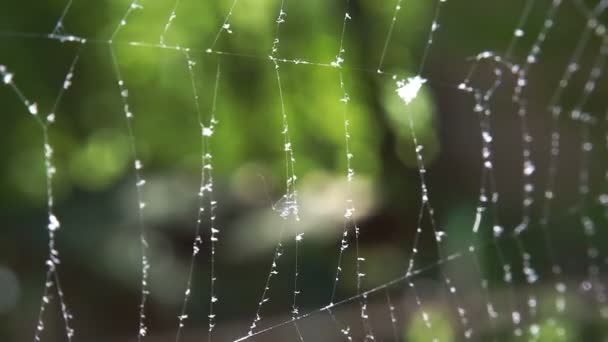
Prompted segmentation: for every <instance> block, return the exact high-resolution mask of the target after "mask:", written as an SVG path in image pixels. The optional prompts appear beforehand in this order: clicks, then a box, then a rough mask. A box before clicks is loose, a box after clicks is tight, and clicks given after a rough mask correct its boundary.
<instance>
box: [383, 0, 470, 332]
mask: <svg viewBox="0 0 608 342" xmlns="http://www.w3.org/2000/svg"><path fill="white" fill-rule="evenodd" d="M445 3H446V0H437V2H436V6H435V13H434V16H433V20H432V23H431V27H430V30H429V34H428V37H427V41H426V45H425V47H424V52H423V55H422V58H421V61H420V66H419V68H418V73H417V74H416V76H414V77H411V78H408V80H407V82H406V81H403V80H400V81H397V90H396V92H397V95H398V96H399V97H400V98H401V100H402V101H403V103H404V105H405V107H406V108H407V107H408V106H409V104H410V103H411V102H412V101H413V100H414V99H415V98H416V97H417V95H418V93H419V91H420V89H421V88H422V86H423V85H424V83H426V79H424V78H422V76H421V75H422V73H423V71H424V68H425V66H426V61H427V58H428V55H429V52H430V49H431V47H432V45H433V39H434V35H435V32H437V30H438V29H439V27H440V25H439V17H440V14H441V8H442V6H443V5H444V4H445ZM393 78H394V79H396V77H393ZM406 115H407V119H408V126H409V132H410V135H411V138H412V143H413V144H414V146H415V148H414V150H415V154H416V163H417V166H418V175H419V181H420V190H421V204H420V211H419V214H418V222H417V229H416V235H415V238H414V246H413V248H412V254H411V256H410V262H409V266H408V273H409V272H410V271H411V269H412V267H413V266H412V265H413V264H414V260H415V257H416V255H417V249H418V246H417V245H418V240H419V237H420V234H421V233H422V221H423V218H424V214H425V213H426V214H427V215H428V217H429V221H430V226H431V229H432V233H433V235H434V237H435V239H434V241H435V243H436V246H437V253H438V255H439V258H440V259H442V258H444V257H445V252H444V247H443V242H444V241H445V240H446V239H447V235H446V233H445V232H444V231H443V230H440V229H439V228H438V226H437V223H436V222H435V215H434V209H433V206H432V205H431V202H430V196H429V193H428V186H427V181H426V167H425V163H424V158H423V155H422V150H423V148H424V147H423V145H422V144H421V143H420V141H419V140H418V137H417V134H416V130H415V125H414V121H413V119H412V116H411V115H410V114H409V113H407V114H406ZM406 274H407V273H406ZM439 274H440V276H441V278H442V279H443V283H444V285H445V286H446V289H447V290H448V293H449V295H450V297H451V299H452V300H453V301H454V303H455V306H456V313H457V314H458V317H459V322H460V324H461V326H462V330H463V336H464V338H465V339H469V338H471V336H472V335H473V332H474V330H473V328H472V327H471V326H470V325H469V319H468V318H467V311H466V309H465V308H464V307H463V306H462V304H461V301H460V298H458V297H459V296H458V294H457V292H458V290H457V288H456V285H455V284H454V283H453V282H452V280H451V279H450V277H448V276H447V274H446V273H445V272H444V270H443V269H441V268H440V269H439ZM408 285H409V286H410V288H412V290H413V291H414V293H416V290H415V285H414V283H413V282H409V284H408ZM416 301H417V303H418V305H419V306H421V305H422V304H421V303H420V299H419V297H418V295H417V294H416ZM422 318H423V320H424V322H425V324H426V325H427V327H428V328H429V329H431V322H430V318H429V315H428V313H427V312H425V311H424V310H423V311H422ZM435 340H437V338H435Z"/></svg>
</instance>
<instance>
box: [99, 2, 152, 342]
mask: <svg viewBox="0 0 608 342" xmlns="http://www.w3.org/2000/svg"><path fill="white" fill-rule="evenodd" d="M142 8H143V7H142V5H141V4H140V3H138V2H137V0H134V1H133V2H131V4H130V5H129V8H128V9H127V11H126V12H125V14H124V15H123V17H122V19H121V20H120V22H119V23H118V25H117V26H116V29H115V30H114V32H113V33H112V36H111V37H110V39H109V41H108V43H109V44H108V48H109V51H110V57H111V59H112V66H113V68H114V75H115V77H116V83H117V85H118V91H119V94H120V99H121V101H122V104H123V108H122V110H123V114H124V117H125V121H126V125H127V135H128V137H129V141H130V148H131V155H132V158H133V171H134V174H135V188H136V193H137V215H138V220H139V224H138V225H139V240H140V257H141V283H140V292H141V295H140V300H139V323H138V329H137V341H138V342H141V340H142V339H143V337H145V336H146V335H147V333H148V327H147V325H146V302H147V300H148V296H149V294H150V289H149V284H148V278H149V270H150V262H149V259H148V248H149V246H148V242H147V240H146V227H145V222H144V208H145V207H146V202H144V196H143V187H144V185H145V184H146V180H145V179H144V177H143V171H142V169H143V163H142V162H141V160H140V159H139V153H138V150H137V146H136V144H135V134H134V133H133V124H132V121H133V118H134V114H133V111H132V110H131V108H130V106H129V89H128V88H127V85H126V83H125V81H124V79H123V77H122V74H121V72H120V66H119V64H118V59H117V57H116V54H115V52H114V48H113V46H112V41H113V40H114V38H115V37H116V35H117V34H118V32H120V30H121V29H122V28H123V27H124V26H125V25H126V24H127V19H128V17H129V16H130V14H131V13H132V12H133V11H135V10H139V9H142Z"/></svg>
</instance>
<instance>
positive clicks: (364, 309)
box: [329, 0, 375, 341]
mask: <svg viewBox="0 0 608 342" xmlns="http://www.w3.org/2000/svg"><path fill="white" fill-rule="evenodd" d="M349 10H350V0H346V1H345V9H344V17H343V19H342V30H341V33H340V44H339V47H338V53H337V54H336V59H335V60H334V61H333V62H331V63H330V65H332V66H333V67H335V68H336V69H338V77H339V83H340V91H341V92H342V97H341V98H340V102H341V103H342V107H343V110H342V120H343V123H344V146H345V157H346V199H345V211H344V230H343V232H342V239H341V240H340V248H339V251H338V265H337V267H336V276H335V278H334V284H333V286H332V294H331V299H330V301H329V303H330V304H329V305H332V304H333V302H334V300H335V297H336V290H337V286H338V282H339V280H340V275H341V273H342V260H343V256H344V252H345V251H346V250H347V249H348V247H349V244H348V240H349V236H348V233H349V231H350V230H351V229H352V230H354V243H355V277H356V288H357V294H360V293H361V288H362V280H363V277H365V273H364V272H363V270H362V263H363V261H365V258H363V257H362V256H361V253H360V249H359V237H360V235H361V232H360V228H359V225H358V224H357V219H356V217H355V213H356V206H355V203H354V199H353V192H352V182H353V179H354V177H355V170H354V167H353V165H352V163H353V158H354V154H353V152H352V147H351V131H350V120H349V115H348V103H349V102H350V95H349V93H348V91H347V89H346V84H345V82H344V74H343V72H342V66H343V63H344V62H345V54H346V50H345V48H344V38H345V34H346V30H347V26H348V22H349V21H350V20H351V19H352V18H351V15H350V12H349ZM359 309H360V317H361V322H362V325H363V330H364V333H365V340H366V341H367V340H375V336H374V332H373V329H372V326H371V323H370V318H369V310H368V303H367V298H366V296H362V297H361V298H360V300H359ZM329 312H330V314H331V311H329ZM332 315H333V314H332ZM334 321H337V320H336V319H335V317H334ZM341 332H342V333H343V334H344V335H345V338H347V340H349V341H351V340H352V336H351V335H350V329H349V327H346V328H345V329H341Z"/></svg>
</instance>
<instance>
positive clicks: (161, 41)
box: [159, 0, 179, 45]
mask: <svg viewBox="0 0 608 342" xmlns="http://www.w3.org/2000/svg"><path fill="white" fill-rule="evenodd" d="M178 6H179V0H175V3H174V4H173V9H172V10H171V14H169V18H168V19H167V22H166V23H165V27H164V28H163V32H162V33H161V34H160V39H159V44H160V45H165V35H166V34H167V31H169V27H171V24H172V23H173V21H174V20H175V18H177V13H176V12H177V7H178Z"/></svg>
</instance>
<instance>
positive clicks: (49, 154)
mask: <svg viewBox="0 0 608 342" xmlns="http://www.w3.org/2000/svg"><path fill="white" fill-rule="evenodd" d="M81 48H82V45H80V47H79V48H78V50H77V52H76V54H75V56H74V58H73V59H72V62H71V64H70V66H69V68H68V71H67V72H66V74H65V76H64V78H63V82H62V85H61V87H60V88H59V91H58V93H57V95H56V97H55V101H54V104H53V106H52V108H51V111H50V112H49V113H48V114H47V115H46V117H45V118H44V119H43V118H41V117H40V115H39V114H40V113H39V108H38V104H37V103H36V102H33V101H31V100H29V99H28V98H27V97H26V96H25V94H24V93H23V92H22V91H21V89H20V88H19V87H18V86H17V84H16V83H15V80H14V78H15V75H14V74H13V73H11V72H9V70H8V68H7V67H6V66H4V65H1V64H0V77H1V78H2V83H3V84H5V85H7V86H8V87H10V88H11V89H12V90H13V92H14V93H15V95H17V97H18V98H19V100H20V101H21V103H23V105H24V107H25V109H26V110H27V111H28V113H29V114H30V115H31V116H32V117H33V118H34V121H35V122H36V124H37V125H38V126H39V127H40V130H41V133H42V152H43V156H44V172H45V188H46V209H47V213H46V214H47V229H46V230H47V237H48V255H47V257H46V261H45V266H46V273H45V280H44V288H43V290H42V296H41V299H40V306H39V309H38V317H37V323H36V329H35V330H34V337H33V341H36V342H37V341H41V340H42V333H43V331H44V328H45V325H44V313H45V311H46V308H47V305H48V304H49V303H50V302H51V299H52V295H51V294H50V291H51V289H52V288H53V287H55V292H56V293H57V298H58V299H59V307H60V310H61V318H62V320H63V325H64V330H65V338H66V340H67V341H68V342H71V341H72V339H73V337H74V333H75V330H74V328H72V326H71V325H70V320H71V319H72V318H73V315H72V313H71V312H70V310H69V308H68V305H67V300H66V298H65V293H64V291H63V288H62V286H61V281H60V277H59V270H58V268H59V265H60V264H61V258H60V255H59V249H58V248H57V247H56V237H57V236H56V235H57V231H58V230H59V228H60V227H61V222H60V220H59V219H58V218H57V215H56V214H55V197H54V194H53V178H54V176H55V173H56V172H57V169H56V167H55V165H54V164H53V153H54V150H53V146H52V145H51V142H50V139H49V128H50V127H51V126H52V125H53V124H54V123H55V120H56V112H57V109H58V106H59V103H60V102H61V99H62V98H63V95H64V94H65V92H66V91H67V90H68V89H69V88H70V87H71V85H72V79H73V77H74V69H75V68H76V64H77V63H78V59H79V57H80V52H81Z"/></svg>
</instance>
